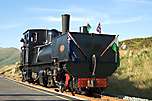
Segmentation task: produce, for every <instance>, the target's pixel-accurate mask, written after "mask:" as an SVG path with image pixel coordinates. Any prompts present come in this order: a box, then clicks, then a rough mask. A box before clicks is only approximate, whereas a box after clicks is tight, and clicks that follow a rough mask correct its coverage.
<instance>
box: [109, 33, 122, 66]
mask: <svg viewBox="0 0 152 101" xmlns="http://www.w3.org/2000/svg"><path fill="white" fill-rule="evenodd" d="M111 48H112V50H113V51H114V52H115V63H117V65H118V66H119V65H120V58H119V46H118V36H116V37H115V39H114V41H113V42H112V46H111Z"/></svg>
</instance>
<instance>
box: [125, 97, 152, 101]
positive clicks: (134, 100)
mask: <svg viewBox="0 0 152 101" xmlns="http://www.w3.org/2000/svg"><path fill="white" fill-rule="evenodd" d="M123 99H124V100H127V101H152V100H148V99H142V98H136V97H129V96H125V97H124V98H123Z"/></svg>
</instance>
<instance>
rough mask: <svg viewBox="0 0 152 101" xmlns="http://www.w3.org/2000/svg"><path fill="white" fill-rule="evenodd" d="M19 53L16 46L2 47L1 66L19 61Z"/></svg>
mask: <svg viewBox="0 0 152 101" xmlns="http://www.w3.org/2000/svg"><path fill="white" fill-rule="evenodd" d="M19 54H20V52H19V50H18V49H16V48H0V68H1V67H3V66H5V65H10V64H15V63H16V62H18V61H19Z"/></svg>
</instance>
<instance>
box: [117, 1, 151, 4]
mask: <svg viewBox="0 0 152 101" xmlns="http://www.w3.org/2000/svg"><path fill="white" fill-rule="evenodd" d="M116 1H117V0H116ZM118 1H121V2H130V3H141V4H152V0H118Z"/></svg>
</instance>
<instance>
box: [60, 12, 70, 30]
mask: <svg viewBox="0 0 152 101" xmlns="http://www.w3.org/2000/svg"><path fill="white" fill-rule="evenodd" d="M69 25H70V15H69V14H64V15H62V33H66V32H69Z"/></svg>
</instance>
